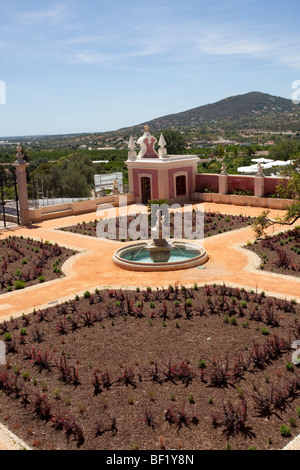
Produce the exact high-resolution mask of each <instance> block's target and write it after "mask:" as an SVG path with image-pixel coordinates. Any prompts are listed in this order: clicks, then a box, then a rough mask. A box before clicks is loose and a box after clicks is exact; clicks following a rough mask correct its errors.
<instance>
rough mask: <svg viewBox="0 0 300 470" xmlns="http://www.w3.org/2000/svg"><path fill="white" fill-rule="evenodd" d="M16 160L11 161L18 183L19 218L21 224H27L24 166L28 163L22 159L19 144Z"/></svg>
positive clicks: (27, 212) (28, 221)
mask: <svg viewBox="0 0 300 470" xmlns="http://www.w3.org/2000/svg"><path fill="white" fill-rule="evenodd" d="M17 151H18V153H17V160H16V161H15V162H14V163H13V166H14V167H15V169H16V175H17V183H18V194H19V206H20V220H21V224H22V225H29V224H30V223H31V221H30V216H29V206H28V191H27V178H26V168H27V167H28V166H29V163H26V162H25V160H24V159H23V154H22V148H21V146H20V145H19V146H18V147H17Z"/></svg>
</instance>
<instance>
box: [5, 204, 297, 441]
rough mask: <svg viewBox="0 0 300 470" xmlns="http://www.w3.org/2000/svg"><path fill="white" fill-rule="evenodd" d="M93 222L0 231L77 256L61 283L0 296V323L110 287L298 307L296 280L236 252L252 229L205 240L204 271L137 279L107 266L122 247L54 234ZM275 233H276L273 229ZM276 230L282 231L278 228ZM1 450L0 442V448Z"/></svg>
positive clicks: (71, 220) (236, 209)
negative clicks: (240, 295)
mask: <svg viewBox="0 0 300 470" xmlns="http://www.w3.org/2000/svg"><path fill="white" fill-rule="evenodd" d="M203 206H204V208H205V210H211V211H219V212H221V213H224V214H225V213H226V214H232V215H237V214H244V215H245V214H246V215H250V216H253V217H254V216H257V215H258V214H259V213H261V211H262V209H261V208H252V207H240V206H231V205H221V204H211V203H210V204H208V203H207V204H204V205H203ZM280 213H281V212H280V211H271V213H270V215H271V216H276V215H278V214H280ZM94 218H95V214H85V215H81V216H77V217H67V218H64V219H58V220H52V221H46V222H43V223H40V224H36V225H35V226H32V227H29V228H25V227H18V228H14V229H11V230H6V231H1V229H0V240H1V239H3V238H5V237H6V236H8V235H9V234H11V235H16V236H21V235H23V236H24V237H32V238H35V239H43V240H49V241H50V242H57V243H58V244H59V245H61V246H66V247H68V248H71V249H74V250H76V251H79V252H80V253H79V254H77V255H76V256H73V257H72V258H70V259H69V260H68V261H67V262H66V263H65V264H64V266H63V271H64V273H65V277H64V278H61V279H57V280H54V281H50V282H48V283H45V284H39V285H36V286H33V287H29V288H27V289H24V290H22V291H15V292H11V293H7V294H4V295H1V296H0V318H2V319H4V318H9V317H11V316H19V315H21V314H22V313H30V312H32V311H33V309H34V308H36V309H38V308H44V307H46V306H49V305H53V304H54V302H62V301H64V300H67V299H70V298H74V297H75V296H76V295H77V294H78V295H82V294H83V293H84V292H85V291H86V290H90V291H94V290H95V289H96V288H98V289H101V288H102V287H104V288H106V287H110V286H114V287H115V288H118V287H121V288H122V289H125V288H135V287H137V286H139V287H140V288H142V287H147V286H151V287H161V286H163V285H164V286H168V285H169V284H174V283H175V282H177V281H178V282H179V283H180V284H183V285H186V286H188V285H193V284H194V283H195V282H197V284H198V285H199V286H200V285H204V284H208V283H214V282H216V283H225V284H226V285H235V286H241V287H246V288H249V289H258V291H259V292H260V291H265V293H266V294H267V295H275V296H280V297H283V298H288V299H291V298H295V299H297V301H298V302H300V279H299V278H298V279H296V278H293V277H288V276H279V275H276V274H272V273H267V272H262V271H259V270H258V269H257V266H258V265H259V263H260V262H259V259H258V258H257V257H256V256H255V255H253V254H252V253H251V252H250V251H247V250H244V249H242V248H241V247H242V246H243V245H245V244H246V243H247V241H248V240H253V239H254V234H253V230H252V229H251V227H247V228H245V229H241V230H239V231H234V232H228V233H224V234H220V235H217V236H214V237H212V238H207V239H205V243H204V247H205V249H206V250H207V252H208V254H209V257H210V259H209V261H208V262H207V263H206V265H205V269H202V268H193V269H188V270H182V271H173V272H159V273H136V272H131V271H125V270H122V269H121V268H118V267H116V266H115V265H114V264H113V262H112V255H113V253H114V252H115V250H116V249H117V248H119V247H120V246H124V243H120V242H113V241H104V240H100V239H97V238H94V237H87V236H82V235H77V234H72V233H68V232H63V231H60V230H56V229H57V228H59V227H64V226H70V225H74V224H77V223H78V222H82V221H83V220H86V221H89V220H92V219H94ZM278 228H279V227H278ZM280 230H283V228H282V227H280ZM1 447H2V448H6V446H5V444H4V443H3V440H2V441H1V437H0V448H1Z"/></svg>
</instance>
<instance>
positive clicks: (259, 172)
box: [256, 163, 265, 176]
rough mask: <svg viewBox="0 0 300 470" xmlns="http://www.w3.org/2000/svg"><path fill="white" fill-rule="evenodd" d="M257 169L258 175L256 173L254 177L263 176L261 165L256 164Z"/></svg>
mask: <svg viewBox="0 0 300 470" xmlns="http://www.w3.org/2000/svg"><path fill="white" fill-rule="evenodd" d="M257 169H258V173H256V176H265V175H264V172H263V169H264V167H263V166H262V164H261V163H258V164H257Z"/></svg>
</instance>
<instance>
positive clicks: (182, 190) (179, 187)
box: [176, 175, 187, 196]
mask: <svg viewBox="0 0 300 470" xmlns="http://www.w3.org/2000/svg"><path fill="white" fill-rule="evenodd" d="M186 193H187V191H186V176H185V175H180V176H177V177H176V196H185V195H186Z"/></svg>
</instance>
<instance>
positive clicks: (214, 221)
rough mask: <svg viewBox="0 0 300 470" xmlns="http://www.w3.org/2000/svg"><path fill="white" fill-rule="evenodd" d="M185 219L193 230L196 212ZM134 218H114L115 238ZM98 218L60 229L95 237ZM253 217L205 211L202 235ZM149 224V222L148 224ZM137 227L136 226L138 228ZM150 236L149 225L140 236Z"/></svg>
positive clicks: (225, 229)
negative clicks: (120, 228)
mask: <svg viewBox="0 0 300 470" xmlns="http://www.w3.org/2000/svg"><path fill="white" fill-rule="evenodd" d="M186 216H187V220H188V221H189V220H190V222H189V223H190V224H191V226H192V229H193V231H195V228H196V212H195V210H194V211H193V212H190V213H189V214H188V213H187V214H186ZM184 217H185V216H184V214H182V227H183V230H182V236H181V237H177V238H185V237H184V227H185V224H184ZM134 220H136V218H135V217H134V216H128V217H122V216H121V217H118V218H117V219H116V227H117V239H119V227H120V226H121V225H122V223H125V224H127V228H128V227H129V225H130V223H131V222H133V221H134ZM98 222H99V220H94V221H90V222H85V221H83V222H81V223H78V224H77V225H73V226H70V227H62V228H61V230H63V231H66V232H72V233H78V234H80V235H87V236H92V237H96V236H97V224H98ZM253 222H254V219H253V218H251V217H248V216H245V215H242V214H239V215H227V214H221V213H219V212H212V211H207V212H205V214H204V237H210V236H213V235H217V234H220V233H225V232H229V231H232V230H236V229H240V228H243V227H246V226H249V225H252V223H253ZM149 225H150V224H149ZM138 228H139V227H137V229H138ZM107 230H108V227H106V228H105V231H107ZM147 237H148V238H151V227H150V226H149V229H148V234H146V237H143V236H141V238H142V239H143V238H147ZM170 238H174V213H171V214H170ZM130 240H131V239H130V238H126V239H122V241H130Z"/></svg>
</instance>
